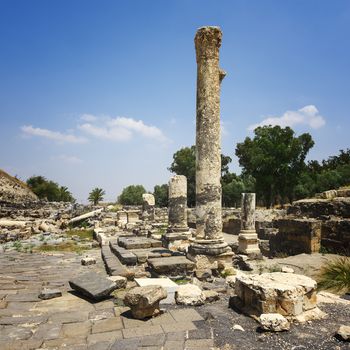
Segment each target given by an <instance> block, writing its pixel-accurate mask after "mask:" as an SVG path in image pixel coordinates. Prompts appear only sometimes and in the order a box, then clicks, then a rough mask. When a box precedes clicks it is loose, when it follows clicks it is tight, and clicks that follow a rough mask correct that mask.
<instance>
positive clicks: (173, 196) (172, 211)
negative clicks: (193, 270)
mask: <svg viewBox="0 0 350 350" xmlns="http://www.w3.org/2000/svg"><path fill="white" fill-rule="evenodd" d="M168 214H169V226H168V230H167V233H166V234H165V235H163V236H162V240H163V245H164V246H165V247H167V248H169V249H172V250H181V249H182V250H185V249H186V248H187V247H188V245H189V243H190V242H189V239H190V237H191V236H192V234H191V232H190V230H189V228H188V225H187V179H186V176H183V175H175V176H173V177H172V178H170V180H169V201H168Z"/></svg>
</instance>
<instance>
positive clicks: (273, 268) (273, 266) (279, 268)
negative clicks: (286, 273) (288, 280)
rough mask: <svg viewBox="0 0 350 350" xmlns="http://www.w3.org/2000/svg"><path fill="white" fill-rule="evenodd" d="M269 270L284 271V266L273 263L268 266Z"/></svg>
mask: <svg viewBox="0 0 350 350" xmlns="http://www.w3.org/2000/svg"><path fill="white" fill-rule="evenodd" d="M268 271H269V272H281V271H282V268H281V266H280V265H278V264H274V265H271V266H270V267H269V268H268Z"/></svg>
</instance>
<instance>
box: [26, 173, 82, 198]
mask: <svg viewBox="0 0 350 350" xmlns="http://www.w3.org/2000/svg"><path fill="white" fill-rule="evenodd" d="M27 185H28V186H29V187H30V189H31V190H32V191H33V192H34V193H35V194H36V195H37V196H38V197H39V198H40V199H46V200H48V201H50V202H74V201H75V199H74V198H73V196H72V194H71V193H70V192H69V190H68V188H67V187H65V186H59V185H58V184H57V183H56V182H53V181H50V180H47V179H46V178H45V177H44V176H32V177H30V178H29V179H28V180H27Z"/></svg>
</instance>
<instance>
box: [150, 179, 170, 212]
mask: <svg viewBox="0 0 350 350" xmlns="http://www.w3.org/2000/svg"><path fill="white" fill-rule="evenodd" d="M168 190H169V188H168V185H167V184H163V185H156V186H154V191H153V195H154V199H155V202H156V205H157V206H158V207H167V206H168Z"/></svg>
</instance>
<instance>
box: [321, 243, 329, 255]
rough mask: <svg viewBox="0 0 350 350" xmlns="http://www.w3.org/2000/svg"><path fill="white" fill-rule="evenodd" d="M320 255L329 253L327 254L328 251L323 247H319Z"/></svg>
mask: <svg viewBox="0 0 350 350" xmlns="http://www.w3.org/2000/svg"><path fill="white" fill-rule="evenodd" d="M319 252H320V254H322V255H325V254H329V253H330V252H329V250H328V249H327V248H326V247H324V246H323V245H321V247H320V251H319Z"/></svg>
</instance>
